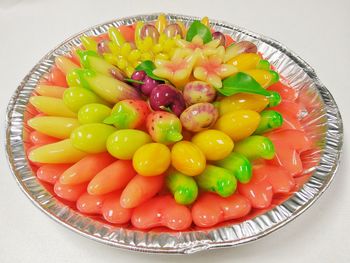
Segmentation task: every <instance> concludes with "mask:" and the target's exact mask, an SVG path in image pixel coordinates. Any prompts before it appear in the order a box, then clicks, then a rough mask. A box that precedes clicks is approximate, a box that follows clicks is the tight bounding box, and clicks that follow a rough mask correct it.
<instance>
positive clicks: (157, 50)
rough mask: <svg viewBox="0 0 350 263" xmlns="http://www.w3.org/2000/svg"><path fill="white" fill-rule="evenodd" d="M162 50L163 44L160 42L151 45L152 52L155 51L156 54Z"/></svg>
mask: <svg viewBox="0 0 350 263" xmlns="http://www.w3.org/2000/svg"><path fill="white" fill-rule="evenodd" d="M162 51H163V46H162V45H161V44H159V43H158V44H155V45H154V46H153V47H152V52H153V53H156V54H158V53H160V52H162Z"/></svg>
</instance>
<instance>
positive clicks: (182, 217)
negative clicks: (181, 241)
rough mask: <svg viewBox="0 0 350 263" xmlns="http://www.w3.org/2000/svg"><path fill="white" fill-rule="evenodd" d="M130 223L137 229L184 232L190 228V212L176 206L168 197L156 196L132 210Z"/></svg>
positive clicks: (182, 206)
mask: <svg viewBox="0 0 350 263" xmlns="http://www.w3.org/2000/svg"><path fill="white" fill-rule="evenodd" d="M131 223H132V224H133V226H134V227H137V228H138V229H150V228H154V227H158V226H165V227H168V228H170V229H172V230H177V231H181V230H185V229H187V228H188V227H190V225H191V223H192V217H191V212H190V210H189V209H188V208H187V207H186V206H184V205H180V204H177V203H176V202H175V200H174V199H173V198H172V197H171V196H170V195H165V196H157V197H154V198H152V199H150V200H148V201H147V202H146V203H144V204H142V205H140V206H138V207H137V208H135V209H134V211H133V213H132V216H131Z"/></svg>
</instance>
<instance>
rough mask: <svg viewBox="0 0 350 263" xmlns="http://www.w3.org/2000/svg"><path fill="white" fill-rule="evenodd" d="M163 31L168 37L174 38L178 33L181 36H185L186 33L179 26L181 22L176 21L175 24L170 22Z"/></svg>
mask: <svg viewBox="0 0 350 263" xmlns="http://www.w3.org/2000/svg"><path fill="white" fill-rule="evenodd" d="M163 33H164V34H165V35H166V36H167V37H168V38H174V37H175V36H177V35H180V36H181V37H183V35H184V33H183V32H182V29H181V27H180V26H179V24H177V23H174V24H170V25H167V26H166V27H165V28H164V30H163Z"/></svg>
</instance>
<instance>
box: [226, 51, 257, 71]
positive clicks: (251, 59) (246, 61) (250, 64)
mask: <svg viewBox="0 0 350 263" xmlns="http://www.w3.org/2000/svg"><path fill="white" fill-rule="evenodd" d="M260 60H261V57H260V56H259V55H258V54H256V53H241V54H239V55H237V56H235V57H233V58H232V59H230V60H229V61H228V62H227V63H228V64H231V65H233V66H235V67H236V68H237V69H238V70H239V71H243V70H249V69H255V68H256V67H257V65H258V64H259V62H260Z"/></svg>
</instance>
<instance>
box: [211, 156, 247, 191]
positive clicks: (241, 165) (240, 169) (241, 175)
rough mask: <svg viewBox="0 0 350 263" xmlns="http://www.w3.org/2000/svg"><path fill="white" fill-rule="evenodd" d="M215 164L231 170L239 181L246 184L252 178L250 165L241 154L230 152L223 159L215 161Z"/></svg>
mask: <svg viewBox="0 0 350 263" xmlns="http://www.w3.org/2000/svg"><path fill="white" fill-rule="evenodd" d="M215 164H216V165H217V166H220V167H222V168H225V169H227V170H229V171H231V172H232V173H233V174H234V175H235V176H236V178H237V180H238V181H239V182H240V183H243V184H246V183H248V182H249V181H250V179H251V178H252V165H251V163H250V161H249V160H248V159H247V158H246V157H245V156H244V155H242V154H239V153H236V152H232V153H230V155H229V156H227V157H226V158H225V159H222V160H220V161H217V162H216V163H215Z"/></svg>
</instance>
